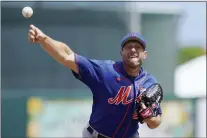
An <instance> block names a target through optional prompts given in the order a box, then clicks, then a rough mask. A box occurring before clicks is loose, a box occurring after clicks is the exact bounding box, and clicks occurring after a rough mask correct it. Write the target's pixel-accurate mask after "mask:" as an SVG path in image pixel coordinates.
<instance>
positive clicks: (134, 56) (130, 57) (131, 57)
mask: <svg viewBox="0 0 207 138" xmlns="http://www.w3.org/2000/svg"><path fill="white" fill-rule="evenodd" d="M133 58H138V56H136V55H133V56H129V59H133Z"/></svg>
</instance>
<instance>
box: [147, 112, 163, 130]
mask: <svg viewBox="0 0 207 138" xmlns="http://www.w3.org/2000/svg"><path fill="white" fill-rule="evenodd" d="M145 122H146V123H147V126H148V127H149V128H150V129H155V128H157V127H158V126H159V125H160V124H161V116H160V115H158V116H156V117H151V118H149V119H146V120H145Z"/></svg>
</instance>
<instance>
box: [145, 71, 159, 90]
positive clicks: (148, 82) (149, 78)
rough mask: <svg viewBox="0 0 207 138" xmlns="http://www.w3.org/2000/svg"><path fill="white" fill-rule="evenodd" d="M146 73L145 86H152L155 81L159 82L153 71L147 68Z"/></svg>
mask: <svg viewBox="0 0 207 138" xmlns="http://www.w3.org/2000/svg"><path fill="white" fill-rule="evenodd" d="M145 74H146V78H145V81H144V82H143V85H144V87H145V88H147V87H150V86H151V85H153V84H155V83H158V81H157V79H156V77H155V76H153V75H152V74H151V73H149V72H147V71H146V70H145Z"/></svg>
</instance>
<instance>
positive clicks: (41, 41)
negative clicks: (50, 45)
mask: <svg viewBox="0 0 207 138" xmlns="http://www.w3.org/2000/svg"><path fill="white" fill-rule="evenodd" d="M49 39H50V38H49V36H47V35H45V34H43V36H42V39H40V40H39V44H41V45H44V44H46V43H47V41H48V40H49Z"/></svg>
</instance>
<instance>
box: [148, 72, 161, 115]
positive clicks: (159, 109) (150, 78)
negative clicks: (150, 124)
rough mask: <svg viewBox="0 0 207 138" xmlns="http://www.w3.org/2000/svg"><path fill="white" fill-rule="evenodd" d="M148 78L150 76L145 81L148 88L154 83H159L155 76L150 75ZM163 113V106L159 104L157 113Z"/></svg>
mask: <svg viewBox="0 0 207 138" xmlns="http://www.w3.org/2000/svg"><path fill="white" fill-rule="evenodd" d="M147 78H148V79H147V81H145V82H144V86H145V88H146V89H147V88H149V87H151V86H152V85H153V84H155V83H158V82H157V80H156V79H155V77H153V76H152V75H148V77H147ZM161 114H162V108H161V105H159V106H158V108H157V115H161Z"/></svg>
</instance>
